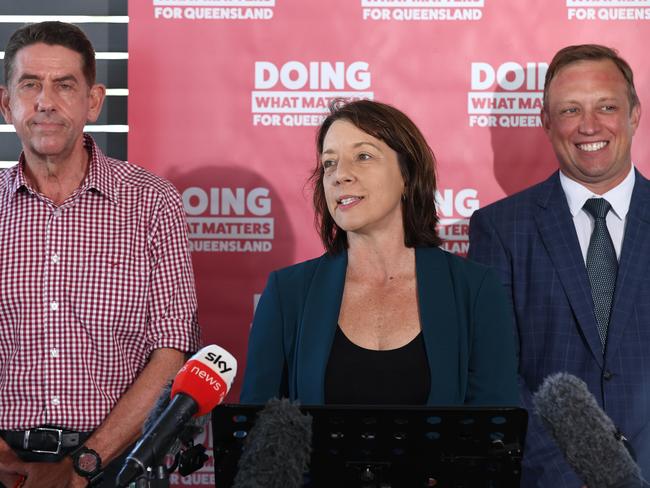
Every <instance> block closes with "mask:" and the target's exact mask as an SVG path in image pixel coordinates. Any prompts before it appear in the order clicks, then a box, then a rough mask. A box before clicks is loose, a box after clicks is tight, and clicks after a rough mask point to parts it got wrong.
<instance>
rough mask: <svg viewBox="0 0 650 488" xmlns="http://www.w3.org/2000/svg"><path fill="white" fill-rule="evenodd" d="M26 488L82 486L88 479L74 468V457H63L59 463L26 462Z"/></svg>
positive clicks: (69, 487) (86, 483) (70, 487)
mask: <svg viewBox="0 0 650 488" xmlns="http://www.w3.org/2000/svg"><path fill="white" fill-rule="evenodd" d="M24 467H25V475H26V476H27V480H25V484H24V485H23V487H24V488H63V487H65V488H77V487H79V488H81V487H85V486H87V485H88V480H86V479H85V478H82V477H81V476H78V475H77V473H75V472H74V469H73V468H72V459H70V458H69V457H65V458H63V459H62V460H61V461H59V462H58V463H25V464H24Z"/></svg>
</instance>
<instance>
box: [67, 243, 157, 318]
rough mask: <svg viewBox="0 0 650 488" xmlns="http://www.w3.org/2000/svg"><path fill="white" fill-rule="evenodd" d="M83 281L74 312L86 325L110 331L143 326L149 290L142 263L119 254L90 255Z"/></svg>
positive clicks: (83, 272)
mask: <svg viewBox="0 0 650 488" xmlns="http://www.w3.org/2000/svg"><path fill="white" fill-rule="evenodd" d="M81 277H82V279H81V282H80V283H79V284H78V289H79V292H78V293H77V300H76V302H77V303H76V304H75V305H76V306H75V308H76V310H77V312H78V314H79V318H80V319H81V321H82V323H84V325H86V326H92V327H96V328H99V329H107V330H110V329H115V328H117V327H120V326H124V325H126V326H127V327H130V328H131V327H132V328H133V329H134V330H135V329H137V328H139V327H138V326H140V327H143V326H144V324H143V322H144V318H145V317H146V314H147V310H146V303H147V300H146V297H147V294H148V293H149V289H148V280H147V270H146V267H145V265H144V263H143V262H142V261H138V260H134V259H132V258H130V257H124V256H120V255H117V254H98V255H90V256H87V258H86V260H85V264H84V267H83V270H82V273H81Z"/></svg>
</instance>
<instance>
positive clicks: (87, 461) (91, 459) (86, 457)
mask: <svg viewBox="0 0 650 488" xmlns="http://www.w3.org/2000/svg"><path fill="white" fill-rule="evenodd" d="M98 461H99V460H98V459H97V456H96V455H95V454H93V453H92V452H82V453H81V454H80V455H79V457H78V458H77V466H79V469H80V470H81V471H84V472H86V473H93V472H94V471H95V470H97V467H98V466H97V465H98Z"/></svg>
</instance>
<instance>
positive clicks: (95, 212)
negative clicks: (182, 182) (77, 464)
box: [0, 135, 199, 431]
mask: <svg viewBox="0 0 650 488" xmlns="http://www.w3.org/2000/svg"><path fill="white" fill-rule="evenodd" d="M84 143H85V146H86V148H87V150H88V151H89V152H90V154H91V162H90V167H89V170H88V175H87V177H86V179H85V180H84V182H83V183H82V185H81V187H80V188H78V189H77V190H76V191H75V192H74V193H73V194H72V195H71V196H70V197H69V198H67V199H66V201H65V202H63V204H61V205H60V206H59V207H56V206H55V205H54V204H53V203H52V201H51V200H49V199H48V198H45V197H44V196H43V195H40V194H39V193H37V192H36V191H34V190H33V189H32V188H31V187H30V186H29V184H28V183H27V181H26V180H25V175H24V170H23V167H24V164H25V161H24V155H23V156H21V158H20V162H19V164H18V165H16V166H14V167H12V168H10V169H7V170H5V171H4V172H0V328H1V329H0V429H17V430H23V429H28V428H31V427H35V426H39V425H46V424H49V425H56V426H59V427H64V428H68V429H71V430H77V431H90V430H93V429H94V428H96V427H97V426H98V425H99V424H100V423H101V422H102V421H103V420H104V418H105V417H106V416H107V415H108V413H109V412H110V411H111V408H112V407H113V406H114V405H115V403H116V402H117V401H118V399H119V398H120V396H122V394H123V393H124V392H125V391H126V390H127V389H128V388H129V386H130V385H131V384H132V383H133V382H134V381H135V379H136V378H137V377H138V375H139V374H140V372H141V371H142V369H143V368H144V366H145V363H146V362H147V359H148V358H149V355H150V354H151V352H152V351H153V350H154V349H156V348H161V347H170V348H174V349H178V350H181V351H194V350H196V349H197V348H198V347H199V328H198V324H197V321H196V293H195V289H194V276H193V273H192V264H191V260H190V255H189V248H188V241H187V225H186V222H185V214H184V211H183V205H182V202H181V199H180V196H179V194H178V192H177V191H176V190H175V189H174V187H173V186H172V185H171V184H170V183H169V182H167V181H165V180H163V179H162V178H159V177H157V176H155V175H153V174H151V173H149V172H148V171H146V170H144V169H143V168H140V167H138V166H135V165H133V164H130V163H127V162H124V161H118V160H115V159H111V158H108V157H106V156H105V155H104V154H102V152H101V151H100V150H99V148H98V147H97V146H96V145H95V142H94V141H93V140H92V138H91V137H90V136H88V135H85V136H84Z"/></svg>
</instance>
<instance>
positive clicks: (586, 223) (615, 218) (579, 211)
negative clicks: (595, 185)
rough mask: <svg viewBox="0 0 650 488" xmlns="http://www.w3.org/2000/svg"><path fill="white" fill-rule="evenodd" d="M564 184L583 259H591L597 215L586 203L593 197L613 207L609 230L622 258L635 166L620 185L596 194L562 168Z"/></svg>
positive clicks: (609, 218)
mask: <svg viewBox="0 0 650 488" xmlns="http://www.w3.org/2000/svg"><path fill="white" fill-rule="evenodd" d="M560 184H561V185H562V190H564V194H565V195H566V199H567V203H568V204H569V210H570V211H571V215H572V216H573V225H575V228H576V233H577V234H578V241H579V242H580V250H581V251H582V258H583V259H584V260H585V263H586V262H587V249H588V248H589V239H591V233H592V231H593V229H594V218H593V217H592V216H591V215H589V213H588V212H587V211H585V210H584V209H583V208H582V206H583V205H584V204H585V202H586V201H587V200H588V199H589V198H604V199H605V200H607V201H608V202H609V204H610V205H611V206H612V208H611V210H610V211H609V212H608V213H607V217H606V221H607V229H608V230H609V235H610V236H611V237H612V242H613V244H614V249H615V250H616V257H617V258H618V259H620V258H621V247H622V246H623V234H624V233H625V222H626V218H627V212H628V210H629V209H630V200H631V199H632V190H633V189H634V165H632V167H631V168H630V172H629V173H628V175H627V176H626V177H625V179H624V180H623V181H621V182H620V183H619V184H618V185H617V186H615V187H614V188H612V189H611V190H609V191H608V192H605V193H603V194H602V195H596V194H595V193H594V192H592V191H591V190H589V189H588V188H587V187H585V186H583V185H581V184H580V183H578V182H577V181H575V180H572V179H570V178H568V177H567V176H565V175H564V173H562V171H560Z"/></svg>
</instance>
